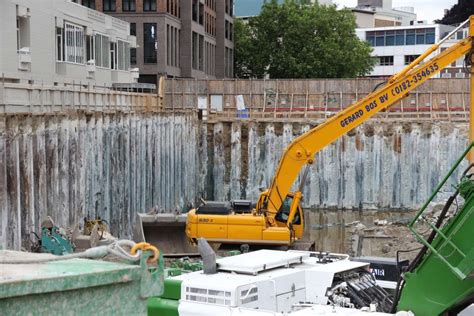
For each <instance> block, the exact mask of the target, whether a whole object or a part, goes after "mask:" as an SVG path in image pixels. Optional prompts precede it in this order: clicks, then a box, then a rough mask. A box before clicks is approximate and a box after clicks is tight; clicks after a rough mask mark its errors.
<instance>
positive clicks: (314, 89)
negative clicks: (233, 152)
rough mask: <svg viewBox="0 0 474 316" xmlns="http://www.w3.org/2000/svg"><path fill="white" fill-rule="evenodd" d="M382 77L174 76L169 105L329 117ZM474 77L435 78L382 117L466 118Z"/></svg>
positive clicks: (233, 114)
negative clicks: (220, 78)
mask: <svg viewBox="0 0 474 316" xmlns="http://www.w3.org/2000/svg"><path fill="white" fill-rule="evenodd" d="M380 82H382V81H381V80H379V79H323V80H240V79H236V80H193V79H168V80H166V84H165V88H164V91H165V92H164V104H165V107H166V108H167V109H182V108H195V109H196V108H197V109H201V110H203V112H204V115H207V116H208V118H209V119H218V120H235V119H271V120H272V119H279V118H281V119H299V118H310V119H326V118H328V117H330V116H332V115H334V113H337V112H339V111H340V110H342V109H344V108H346V107H348V106H349V105H351V104H353V103H354V102H356V101H357V100H359V99H361V98H362V97H364V96H365V95H367V94H368V93H370V92H371V91H372V90H373V89H374V87H375V86H376V85H377V84H379V83H380ZM468 112H469V80H468V79H462V78H449V79H448V78H439V79H431V80H429V81H427V82H426V83H425V84H423V85H422V86H420V87H418V88H417V89H415V90H414V91H412V92H411V93H410V94H408V95H407V97H405V98H404V99H403V100H401V101H400V102H398V103H396V104H394V105H393V106H391V107H390V108H389V109H388V110H386V111H384V112H383V113H380V114H379V115H378V116H377V117H378V118H381V119H385V118H386V119H392V118H413V119H417V120H448V121H466V120H467V119H468V117H469V115H468Z"/></svg>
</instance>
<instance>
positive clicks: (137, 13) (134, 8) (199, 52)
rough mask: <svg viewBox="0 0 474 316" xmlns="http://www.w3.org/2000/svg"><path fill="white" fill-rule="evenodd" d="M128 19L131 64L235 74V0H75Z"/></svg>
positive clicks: (153, 74) (151, 72) (190, 74)
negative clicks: (133, 45)
mask: <svg viewBox="0 0 474 316" xmlns="http://www.w3.org/2000/svg"><path fill="white" fill-rule="evenodd" d="M75 2H80V3H82V4H83V5H85V6H87V7H89V8H91V9H95V10H98V11H102V12H104V13H107V14H110V15H112V16H114V17H116V18H120V19H122V20H125V21H127V22H129V23H130V33H131V35H135V36H136V38H137V45H138V47H137V48H136V49H132V51H131V65H132V67H137V68H139V70H140V79H139V81H140V82H147V83H156V80H157V76H161V75H166V76H168V77H187V78H231V77H233V55H234V43H233V40H234V38H233V37H234V34H233V33H234V32H233V24H234V23H233V15H234V14H233V0H76V1H75Z"/></svg>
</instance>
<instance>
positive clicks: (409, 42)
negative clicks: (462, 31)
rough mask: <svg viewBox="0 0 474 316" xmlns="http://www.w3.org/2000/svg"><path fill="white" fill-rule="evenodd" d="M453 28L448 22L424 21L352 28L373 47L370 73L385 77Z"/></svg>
mask: <svg viewBox="0 0 474 316" xmlns="http://www.w3.org/2000/svg"><path fill="white" fill-rule="evenodd" d="M453 29H454V27H453V26H448V25H441V24H431V25H427V24H425V25H412V26H392V27H378V28H363V29H356V33H357V36H358V37H359V38H360V39H361V40H365V41H367V42H369V44H370V45H371V46H372V47H373V52H372V56H374V57H377V58H378V64H377V65H376V66H375V67H374V70H373V71H372V73H371V74H370V76H374V77H386V76H391V75H393V74H395V73H397V72H399V71H400V70H402V69H403V68H404V67H405V66H406V65H408V64H409V63H410V62H412V61H413V60H415V58H417V57H418V56H420V55H421V54H422V53H423V52H425V51H426V50H427V49H428V48H429V47H430V46H431V45H432V44H434V43H435V42H439V40H440V39H442V38H443V37H445V36H446V35H447V34H448V33H449V32H450V31H452V30H453ZM451 44H452V42H451V43H446V44H445V46H449V45H451Z"/></svg>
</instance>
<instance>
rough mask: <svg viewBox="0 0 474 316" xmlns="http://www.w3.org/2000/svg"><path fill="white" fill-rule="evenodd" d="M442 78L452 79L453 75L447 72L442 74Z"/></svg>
mask: <svg viewBox="0 0 474 316" xmlns="http://www.w3.org/2000/svg"><path fill="white" fill-rule="evenodd" d="M441 78H451V74H450V73H449V72H445V73H443V74H441Z"/></svg>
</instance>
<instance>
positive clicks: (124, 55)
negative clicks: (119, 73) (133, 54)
mask: <svg viewBox="0 0 474 316" xmlns="http://www.w3.org/2000/svg"><path fill="white" fill-rule="evenodd" d="M129 68H130V44H129V43H127V42H124V41H120V40H118V41H117V69H119V70H128V69H129Z"/></svg>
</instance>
